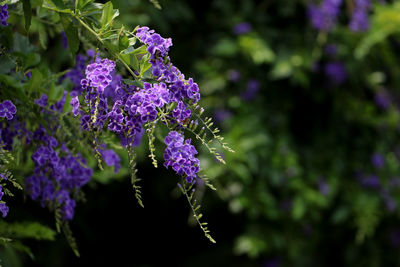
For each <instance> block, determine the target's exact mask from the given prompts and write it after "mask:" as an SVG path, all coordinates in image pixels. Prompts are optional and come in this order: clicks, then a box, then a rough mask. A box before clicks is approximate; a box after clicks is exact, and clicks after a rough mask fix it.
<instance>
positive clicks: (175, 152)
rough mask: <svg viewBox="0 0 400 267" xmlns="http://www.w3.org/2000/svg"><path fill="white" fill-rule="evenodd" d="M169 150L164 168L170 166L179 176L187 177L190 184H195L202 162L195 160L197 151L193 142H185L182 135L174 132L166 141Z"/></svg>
mask: <svg viewBox="0 0 400 267" xmlns="http://www.w3.org/2000/svg"><path fill="white" fill-rule="evenodd" d="M164 142H165V144H166V145H167V148H166V149H165V153H164V160H165V162H164V166H165V167H166V168H168V167H169V166H171V167H172V169H174V171H176V173H177V174H178V175H182V176H185V178H186V181H187V182H188V183H193V182H194V181H195V179H196V177H197V173H198V172H199V171H200V161H199V160H198V159H197V158H195V155H196V154H197V150H196V149H195V147H194V146H193V145H191V144H190V143H191V140H190V139H187V140H186V141H185V140H184V137H183V135H182V134H180V133H178V132H176V131H172V132H170V133H169V134H168V135H167V136H166V137H165V139H164Z"/></svg>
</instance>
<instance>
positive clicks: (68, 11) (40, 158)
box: [0, 0, 233, 255]
mask: <svg viewBox="0 0 400 267" xmlns="http://www.w3.org/2000/svg"><path fill="white" fill-rule="evenodd" d="M8 4H9V5H8ZM155 4H156V3H155ZM1 7H2V9H1V13H0V14H1V21H2V25H3V27H2V28H0V39H1V40H2V41H1V54H0V56H1V58H2V59H4V60H5V62H6V65H5V68H3V69H2V71H1V74H0V84H1V87H2V91H1V92H0V99H1V100H2V101H3V102H2V103H1V104H0V117H1V118H2V120H1V121H0V127H1V128H0V144H1V146H2V150H1V153H0V160H1V164H2V165H0V167H1V168H2V169H1V177H2V178H1V185H0V199H1V197H2V196H3V191H2V190H3V187H4V186H8V184H7V182H8V181H10V182H11V183H12V184H13V185H14V186H16V187H17V188H19V189H23V190H24V192H25V194H27V195H29V196H30V198H31V199H32V200H40V204H41V205H42V206H43V207H47V208H49V209H50V210H51V211H53V212H54V213H55V217H56V222H57V230H58V231H60V230H61V229H62V230H63V231H64V233H65V235H66V237H67V239H68V241H69V243H70V245H71V247H72V248H73V250H74V251H75V252H76V254H77V255H78V251H77V246H76V242H75V240H74V238H73V236H72V234H71V230H70V228H69V223H68V222H69V221H70V220H72V219H73V217H74V209H75V207H76V205H77V202H78V201H81V200H84V195H83V191H82V190H81V189H82V187H84V186H85V185H86V184H87V183H89V181H90V179H91V177H92V175H93V168H92V166H91V164H90V159H91V157H95V159H96V161H97V165H98V168H99V169H100V170H103V163H105V164H106V165H108V166H114V169H115V172H118V170H119V168H120V167H121V159H120V157H119V155H118V154H117V153H116V152H115V151H114V150H113V149H112V148H111V147H112V146H113V147H119V148H121V150H124V151H125V153H126V154H127V156H128V159H129V169H130V177H131V181H132V185H133V188H134V190H135V196H136V198H137V200H138V203H139V204H140V205H141V206H143V201H142V196H141V188H140V186H139V185H138V181H139V180H140V179H139V178H138V177H137V176H136V174H137V170H136V168H135V159H136V147H137V146H138V145H139V144H140V143H141V142H142V139H143V138H144V137H143V136H144V135H146V136H147V139H148V148H149V154H150V155H149V157H150V158H151V161H152V163H153V165H154V167H156V168H157V167H158V160H157V157H156V155H155V151H156V144H155V143H156V136H157V137H159V136H164V137H163V138H160V139H163V143H164V144H165V145H166V148H165V152H164V166H165V167H166V168H169V167H171V168H172V169H173V170H174V171H175V172H176V174H177V175H178V176H179V177H181V181H180V182H179V183H178V186H179V188H180V190H181V191H182V193H183V194H184V195H185V196H186V198H187V199H188V201H189V203H190V207H191V209H192V212H193V215H194V218H195V219H196V221H197V222H198V224H199V226H200V227H201V229H202V230H203V231H204V233H205V236H206V237H207V238H208V239H209V240H210V241H212V242H215V241H214V239H213V238H212V237H211V235H210V234H209V230H208V228H207V226H206V223H204V222H201V221H200V219H201V217H202V215H201V214H200V213H199V211H198V210H199V207H200V206H199V205H198V204H197V203H196V200H195V198H194V197H193V196H194V191H195V188H196V184H197V182H198V181H199V180H202V181H203V182H205V184H206V185H209V187H210V188H212V189H215V188H214V187H213V186H212V185H211V184H210V183H209V181H208V180H207V178H206V177H205V176H203V175H202V174H201V166H200V161H199V159H198V158H197V157H196V155H197V154H198V152H197V150H196V148H195V147H194V145H193V144H192V141H191V139H190V137H194V138H195V139H196V140H199V142H201V143H202V144H203V145H204V146H205V147H206V148H207V149H208V151H209V152H210V153H211V154H212V155H213V156H214V157H215V158H216V160H218V161H219V162H222V163H225V162H224V159H223V157H222V155H221V154H220V152H217V148H216V147H214V145H215V143H217V144H219V146H220V147H221V148H222V149H225V150H227V151H230V152H233V150H232V149H231V148H230V147H229V146H228V145H227V143H225V142H224V141H223V138H222V137H221V136H219V135H218V132H219V130H218V129H217V128H215V127H214V126H213V122H212V121H211V119H210V118H208V117H205V116H203V112H204V109H203V108H202V107H201V106H200V104H199V100H200V90H199V87H198V85H197V84H196V83H195V82H194V80H193V79H192V78H186V77H185V75H184V74H183V73H182V72H181V71H180V70H179V69H178V68H177V67H176V66H174V65H173V64H172V60H171V58H170V57H169V56H168V52H169V50H170V47H171V46H172V40H171V38H163V37H161V36H160V35H159V34H157V33H156V32H155V31H154V30H150V29H149V28H148V27H139V26H138V27H136V28H135V29H133V30H132V31H130V30H127V29H126V28H125V27H124V26H123V25H120V26H119V27H114V22H115V18H116V17H117V16H118V15H119V11H118V10H117V9H114V8H113V5H112V3H111V2H107V3H105V4H100V3H95V2H94V1H93V0H76V1H61V0H54V1H52V0H43V1H37V2H34V3H33V2H32V3H31V1H29V0H23V1H3V2H1ZM13 12H14V13H13ZM9 13H11V15H12V16H11V19H10V21H7V19H8V17H9ZM21 14H23V17H24V26H25V30H26V32H27V35H28V37H29V36H35V34H36V32H35V30H33V33H32V32H30V28H31V25H32V26H34V27H32V28H39V31H38V35H39V39H40V45H42V46H43V47H46V46H47V43H46V42H47V41H46V40H44V39H43V38H44V37H43V35H45V34H43V33H41V31H40V29H43V28H41V27H43V24H49V25H50V26H49V27H50V28H49V29H47V31H49V32H51V33H52V34H53V35H54V34H59V35H60V36H61V37H62V41H63V42H62V45H63V47H64V48H68V49H69V50H70V52H71V54H72V56H73V57H74V58H75V57H76V60H75V67H74V68H73V69H68V70H65V71H61V72H59V73H52V71H51V63H50V64H48V66H45V65H44V64H43V63H42V62H41V60H40V54H39V53H38V52H37V48H36V47H35V46H34V45H32V44H31V43H30V42H29V38H28V37H25V36H23V35H21V34H19V33H17V34H15V35H14V36H13V30H14V29H15V30H19V31H21V29H20V28H18V27H19V26H20V25H19V24H18V22H17V21H16V19H15V18H13V15H15V16H21ZM45 36H46V38H48V36H47V35H45ZM84 50H86V53H85V54H77V53H78V52H79V51H84ZM46 67H47V68H46ZM110 140H111V141H110ZM214 141H215V142H214ZM117 142H119V143H120V145H116V143H117ZM86 148H89V149H86ZM85 149H86V150H85ZM16 151H23V152H24V153H25V155H24V156H23V158H22V159H19V160H23V161H25V162H28V163H29V164H30V165H31V166H32V168H31V169H30V170H27V171H26V173H23V175H25V176H24V177H26V178H24V179H23V178H17V179H14V178H13V176H12V172H10V171H9V170H8V169H6V168H7V167H8V165H10V164H9V163H10V160H7V158H8V157H12V155H13V154H15V153H16ZM27 155H29V156H27ZM10 166H11V165H10ZM17 166H18V162H16V163H15V164H14V165H13V168H14V169H18V168H17ZM16 171H17V172H18V170H16ZM21 174H22V173H21ZM20 184H21V185H22V187H21V186H20ZM3 185H4V186H3ZM4 192H5V193H6V194H8V195H10V196H11V195H12V194H11V192H10V191H8V190H7V191H4ZM11 208H12V207H11ZM0 212H2V214H3V217H5V216H6V215H7V213H8V212H9V208H8V206H7V205H6V203H5V202H3V201H2V202H0Z"/></svg>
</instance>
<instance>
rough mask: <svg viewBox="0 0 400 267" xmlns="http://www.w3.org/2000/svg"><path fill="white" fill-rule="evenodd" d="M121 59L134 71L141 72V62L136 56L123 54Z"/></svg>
mask: <svg viewBox="0 0 400 267" xmlns="http://www.w3.org/2000/svg"><path fill="white" fill-rule="evenodd" d="M121 58H122V59H123V60H124V61H125V63H126V64H128V65H129V66H131V67H132V68H133V69H134V70H136V71H139V62H138V60H137V58H136V56H135V55H134V54H122V55H121Z"/></svg>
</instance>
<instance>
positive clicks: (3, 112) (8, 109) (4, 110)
mask: <svg viewBox="0 0 400 267" xmlns="http://www.w3.org/2000/svg"><path fill="white" fill-rule="evenodd" d="M15 113H17V108H16V107H15V106H14V104H13V103H12V102H11V101H10V100H4V101H3V103H1V104H0V117H3V118H7V120H12V118H13V117H14V115H15Z"/></svg>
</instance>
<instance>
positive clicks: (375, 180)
mask: <svg viewBox="0 0 400 267" xmlns="http://www.w3.org/2000/svg"><path fill="white" fill-rule="evenodd" d="M360 183H361V186H363V187H365V188H371V189H378V188H380V187H381V183H380V180H379V177H378V176H377V175H375V174H372V175H369V176H361V177H360Z"/></svg>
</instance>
